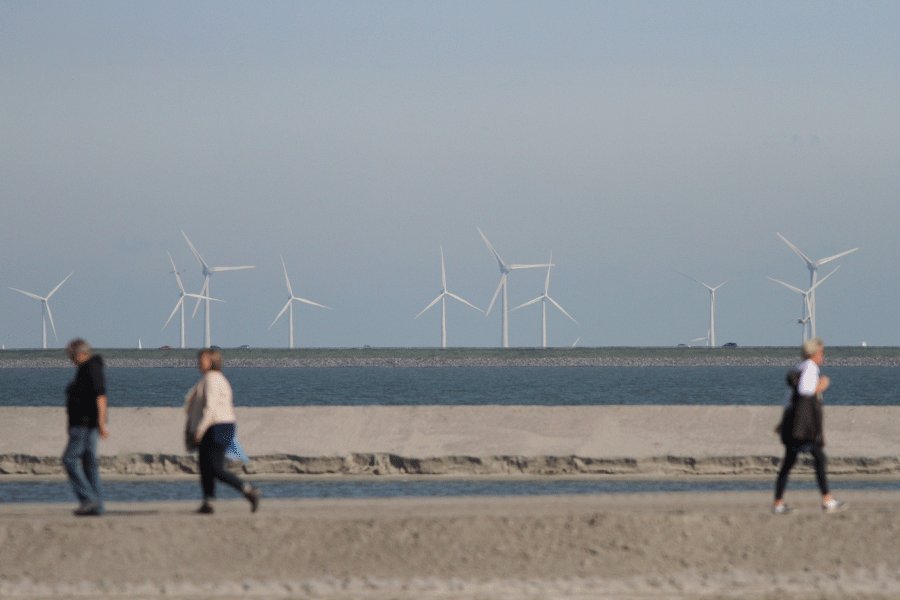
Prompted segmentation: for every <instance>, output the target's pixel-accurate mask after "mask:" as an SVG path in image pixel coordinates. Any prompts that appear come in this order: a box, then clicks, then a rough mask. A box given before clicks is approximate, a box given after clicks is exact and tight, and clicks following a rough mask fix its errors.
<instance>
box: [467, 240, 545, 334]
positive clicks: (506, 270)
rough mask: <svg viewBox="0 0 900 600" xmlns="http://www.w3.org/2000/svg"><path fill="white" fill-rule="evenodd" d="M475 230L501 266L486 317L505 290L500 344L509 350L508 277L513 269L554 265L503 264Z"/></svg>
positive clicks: (489, 244) (492, 248)
mask: <svg viewBox="0 0 900 600" xmlns="http://www.w3.org/2000/svg"><path fill="white" fill-rule="evenodd" d="M475 229H478V233H480V234H481V238H482V239H483V240H484V243H485V244H487V247H488V249H489V250H490V251H491V254H493V255H494V258H496V259H497V264H499V265H500V285H498V286H497V291H496V292H494V297H493V298H491V305H490V306H488V309H487V312H486V313H485V316H487V315H490V314H491V309H492V308H493V307H494V301H495V300H496V299H497V294H499V293H500V289H501V288H502V289H503V323H502V335H501V338H500V344H501V346H502V347H503V348H509V326H508V319H509V311H508V310H507V307H508V304H507V300H506V276H507V275H508V274H509V272H510V271H512V270H513V269H537V268H543V267H552V266H553V265H508V264H506V263H505V262H503V259H502V258H500V255H499V254H497V251H496V250H494V247H493V246H491V243H490V242H489V241H488V239H487V237H486V236H485V235H484V233H483V232H482V231H481V229H479V228H478V227H476V228H475Z"/></svg>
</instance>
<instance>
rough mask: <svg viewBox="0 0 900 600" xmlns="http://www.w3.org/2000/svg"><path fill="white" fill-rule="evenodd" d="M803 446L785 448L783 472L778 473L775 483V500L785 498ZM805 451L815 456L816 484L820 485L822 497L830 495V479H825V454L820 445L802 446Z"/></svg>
mask: <svg viewBox="0 0 900 600" xmlns="http://www.w3.org/2000/svg"><path fill="white" fill-rule="evenodd" d="M800 448H801V446H785V447H784V460H783V461H782V462H781V470H780V471H778V479H777V481H776V482H775V500H776V501H777V500H781V498H782V496H784V488H785V487H787V481H788V474H789V473H790V472H791V468H792V467H793V466H794V463H795V462H797V455H798V454H799V453H800ZM802 448H803V449H804V450H809V452H810V453H811V454H812V455H813V460H814V461H815V464H816V482H817V483H818V484H819V491H821V492H822V495H823V496H824V495H825V494H827V493H828V479H827V478H826V477H825V461H826V459H825V452H824V451H823V450H822V446H821V445H819V444H808V445H805V446H802Z"/></svg>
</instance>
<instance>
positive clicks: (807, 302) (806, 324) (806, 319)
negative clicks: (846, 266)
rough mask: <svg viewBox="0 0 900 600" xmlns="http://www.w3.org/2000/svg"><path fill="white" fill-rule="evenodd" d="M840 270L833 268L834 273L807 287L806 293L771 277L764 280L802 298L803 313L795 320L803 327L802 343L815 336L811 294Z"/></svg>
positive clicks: (814, 314) (838, 267) (814, 315)
mask: <svg viewBox="0 0 900 600" xmlns="http://www.w3.org/2000/svg"><path fill="white" fill-rule="evenodd" d="M840 268H841V267H840V266H837V267H835V269H834V271H832V272H831V273H829V274H828V275H826V276H825V277H823V278H822V279H819V280H818V281H816V282H815V283H814V284H813V285H811V286H810V287H809V289H808V290H806V291H804V290H801V289H800V288H798V287H794V286H792V285H791V284H789V283H785V282H783V281H778V280H777V279H772V278H771V277H767V278H766V279H771V280H772V281H774V282H775V283H780V284H781V285H783V286H784V287H786V288H788V289H791V290H794V291H795V292H797V293H798V294H801V295H802V296H803V312H802V316H801V318H799V319H797V322H798V323H800V324H801V325H803V336H802V340H803V341H804V342H805V341H806V340H807V339H809V338H812V337H815V336H816V334H815V331H816V313H815V311H813V310H812V300H811V298H812V296H813V294H814V293H815V290H816V288H817V287H819V284H821V283H822V282H823V281H825V280H826V279H828V278H829V277H831V276H832V275H834V272H835V271H837V270H838V269H840ZM807 328H809V329H810V334H809V335H808V336H807V334H806V330H807Z"/></svg>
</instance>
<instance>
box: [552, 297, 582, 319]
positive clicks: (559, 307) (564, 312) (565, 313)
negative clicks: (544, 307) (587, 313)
mask: <svg viewBox="0 0 900 600" xmlns="http://www.w3.org/2000/svg"><path fill="white" fill-rule="evenodd" d="M547 300H549V301H550V302H552V303H553V306H555V307H556V308H558V309H559V310H561V311H562V314H564V315H566V316H567V317H569V318H570V319H572V315H570V314H569V313H567V312H566V310H565V309H564V308H563V307H562V306H560V305H559V303H558V302H557V301H556V300H554V299H553V298H551V297H550V296H547ZM572 321H573V322H574V323H575V324H576V325H578V321H576V320H575V319H572Z"/></svg>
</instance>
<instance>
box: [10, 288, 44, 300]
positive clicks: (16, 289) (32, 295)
mask: <svg viewBox="0 0 900 600" xmlns="http://www.w3.org/2000/svg"><path fill="white" fill-rule="evenodd" d="M9 289H11V290H14V291H16V292H20V293H22V294H25V295H26V296H31V297H32V298H34V299H36V300H46V298H41V297H40V296H38V295H37V294H32V293H31V292H26V291H25V290H20V289H19V288H14V287H11V288H9Z"/></svg>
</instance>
